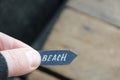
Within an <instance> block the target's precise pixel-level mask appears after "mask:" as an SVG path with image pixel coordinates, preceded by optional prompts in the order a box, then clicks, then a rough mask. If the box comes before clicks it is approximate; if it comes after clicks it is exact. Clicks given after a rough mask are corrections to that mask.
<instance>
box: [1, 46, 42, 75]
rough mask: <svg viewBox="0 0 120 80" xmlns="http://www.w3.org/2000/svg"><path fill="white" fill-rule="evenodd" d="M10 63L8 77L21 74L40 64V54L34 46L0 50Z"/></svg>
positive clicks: (8, 63)
mask: <svg viewBox="0 0 120 80" xmlns="http://www.w3.org/2000/svg"><path fill="white" fill-rule="evenodd" d="M0 53H1V54H2V55H3V56H4V57H5V59H6V62H7V65H8V77H13V76H20V75H24V74H26V73H29V72H31V71H33V70H35V69H36V68H37V67H38V66H39V65H40V61H41V58H40V54H39V53H38V52H37V51H35V50H34V49H32V48H18V49H11V50H4V51H1V52H0Z"/></svg>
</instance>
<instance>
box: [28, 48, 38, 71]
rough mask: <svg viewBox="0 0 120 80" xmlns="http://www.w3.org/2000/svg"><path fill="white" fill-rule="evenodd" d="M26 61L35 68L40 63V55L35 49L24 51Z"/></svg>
mask: <svg viewBox="0 0 120 80" xmlns="http://www.w3.org/2000/svg"><path fill="white" fill-rule="evenodd" d="M26 56H27V59H28V63H29V65H30V67H31V68H33V69H34V68H37V67H38V66H39V65H40V55H39V53H38V52H37V51H35V50H30V51H27V52H26Z"/></svg>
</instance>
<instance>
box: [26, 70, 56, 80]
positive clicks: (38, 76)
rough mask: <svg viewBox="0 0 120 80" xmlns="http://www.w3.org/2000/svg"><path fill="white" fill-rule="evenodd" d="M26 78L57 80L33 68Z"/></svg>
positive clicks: (29, 79)
mask: <svg viewBox="0 0 120 80" xmlns="http://www.w3.org/2000/svg"><path fill="white" fill-rule="evenodd" d="M27 80H57V79H56V78H54V77H52V76H50V75H48V74H45V73H43V72H40V71H38V70H35V71H34V72H32V73H31V74H30V75H29V76H28V79H27Z"/></svg>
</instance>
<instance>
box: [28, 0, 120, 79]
mask: <svg viewBox="0 0 120 80" xmlns="http://www.w3.org/2000/svg"><path fill="white" fill-rule="evenodd" d="M119 28H120V1H119V0H87V1H86V0H70V1H69V2H68V4H67V7H66V8H65V9H64V11H63V12H62V14H61V16H60V18H59V20H58V21H57V23H56V24H55V26H54V28H53V30H52V32H51V34H50V35H49V37H48V40H47V41H46V43H45V45H44V47H43V50H51V49H69V50H72V51H73V52H75V53H77V55H78V57H77V58H76V59H75V60H74V61H73V63H72V64H70V65H68V66H55V67H53V66H48V67H46V68H49V69H50V70H52V71H55V72H57V73H59V74H61V75H64V76H65V77H67V78H70V79H72V80H120V29H119ZM33 75H35V76H33ZM28 80H59V79H57V78H54V77H53V76H50V75H48V74H45V73H43V72H39V71H34V72H33V73H32V74H31V75H30V76H29V78H28Z"/></svg>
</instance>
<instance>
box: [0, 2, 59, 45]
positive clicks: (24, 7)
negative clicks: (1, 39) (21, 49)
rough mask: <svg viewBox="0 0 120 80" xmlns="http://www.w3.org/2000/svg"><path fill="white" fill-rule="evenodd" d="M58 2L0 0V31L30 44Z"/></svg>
mask: <svg viewBox="0 0 120 80" xmlns="http://www.w3.org/2000/svg"><path fill="white" fill-rule="evenodd" d="M60 2H61V1H60V0H52V1H51V0H0V31H1V32H4V33H6V34H8V35H11V36H13V37H15V38H17V39H20V40H22V41H23V42H25V43H27V44H29V45H30V44H32V42H33V40H34V39H35V38H36V37H37V36H38V34H40V32H42V30H43V28H45V25H46V24H47V23H48V21H49V20H50V19H51V17H52V16H53V14H54V13H55V11H56V10H57V8H58V6H60Z"/></svg>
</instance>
